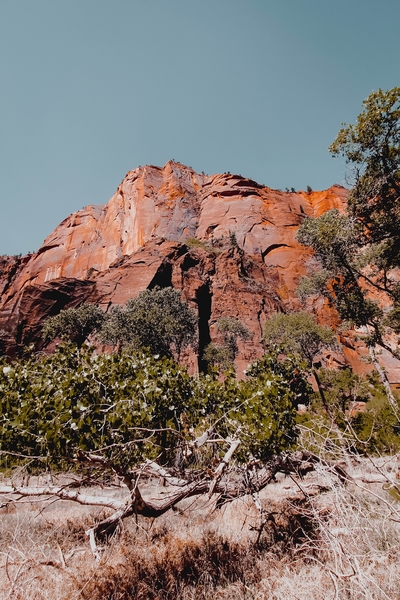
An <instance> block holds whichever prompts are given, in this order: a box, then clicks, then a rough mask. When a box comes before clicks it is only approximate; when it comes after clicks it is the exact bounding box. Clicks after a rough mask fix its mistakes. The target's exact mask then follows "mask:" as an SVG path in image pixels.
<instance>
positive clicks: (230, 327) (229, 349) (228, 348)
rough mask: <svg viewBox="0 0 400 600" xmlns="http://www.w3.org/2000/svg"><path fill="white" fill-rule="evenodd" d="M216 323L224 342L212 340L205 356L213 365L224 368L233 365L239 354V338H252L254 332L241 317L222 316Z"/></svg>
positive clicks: (206, 348) (205, 351) (205, 350)
mask: <svg viewBox="0 0 400 600" xmlns="http://www.w3.org/2000/svg"><path fill="white" fill-rule="evenodd" d="M216 325H217V329H218V331H219V332H220V333H221V334H222V339H223V343H222V344H214V343H213V342H211V343H210V344H208V346H206V347H205V349H204V354H203V358H204V360H205V361H207V362H208V363H209V364H211V365H219V366H220V367H222V368H223V369H228V368H229V367H232V366H233V364H234V360H235V358H236V356H237V354H238V351H239V348H238V344H237V343H238V340H239V339H240V340H244V341H245V340H250V339H251V338H252V336H253V334H252V332H251V331H250V330H249V329H248V328H247V327H246V326H245V325H244V324H243V323H242V322H241V321H240V320H239V319H235V318H234V317H220V318H219V319H218V320H217V323H216Z"/></svg>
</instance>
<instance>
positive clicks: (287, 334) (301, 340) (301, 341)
mask: <svg viewBox="0 0 400 600" xmlns="http://www.w3.org/2000/svg"><path fill="white" fill-rule="evenodd" d="M264 340H265V343H266V344H267V345H268V346H271V345H275V344H277V345H279V346H281V347H282V349H283V351H284V352H285V353H286V352H287V353H288V354H294V355H296V356H298V357H299V358H301V359H302V360H305V362H306V364H307V368H308V369H309V370H310V372H311V373H312V374H313V376H314V378H315V381H316V384H317V386H318V390H319V393H320V396H321V400H322V402H323V404H324V405H325V406H326V398H325V395H324V391H323V388H322V386H321V382H320V379H319V377H318V369H317V367H316V365H315V359H316V358H317V357H318V356H319V355H320V354H321V352H322V351H323V350H335V349H338V347H339V345H338V342H337V340H336V336H335V334H334V332H333V331H332V330H331V329H329V328H328V327H325V326H321V325H318V323H316V322H315V319H314V318H313V317H312V315H310V314H308V313H306V312H299V313H291V314H287V315H286V314H282V313H279V314H277V315H274V316H273V317H271V319H269V321H267V322H266V323H265V327H264Z"/></svg>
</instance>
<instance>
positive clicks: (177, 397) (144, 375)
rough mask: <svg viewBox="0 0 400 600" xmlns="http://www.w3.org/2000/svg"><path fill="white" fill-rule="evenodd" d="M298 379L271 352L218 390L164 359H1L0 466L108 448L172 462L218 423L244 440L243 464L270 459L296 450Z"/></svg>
mask: <svg viewBox="0 0 400 600" xmlns="http://www.w3.org/2000/svg"><path fill="white" fill-rule="evenodd" d="M294 370H297V371H298V373H300V370H299V368H298V366H296V364H295V363H294V362H290V361H289V362H287V361H278V358H277V355H276V353H271V354H270V355H269V357H266V358H264V359H263V361H262V362H261V363H255V364H254V365H252V366H251V368H250V370H249V372H248V376H247V378H246V380H245V381H237V380H236V379H235V378H234V377H227V378H226V380H225V381H224V382H220V381H218V379H217V378H216V376H215V375H214V374H208V375H206V376H201V377H200V378H197V377H191V376H189V375H188V373H187V371H186V369H184V368H183V367H180V366H179V365H178V364H177V363H176V362H175V361H174V360H173V359H171V358H167V357H165V356H164V357H160V358H155V357H154V356H152V355H150V354H143V353H134V354H128V353H125V352H123V353H122V354H119V355H117V354H100V355H97V354H96V353H95V352H94V351H93V348H89V347H87V346H86V345H84V346H83V347H82V348H80V349H79V348H78V347H77V346H75V345H72V344H71V343H63V344H60V345H59V346H58V348H57V350H56V352H55V353H54V354H52V355H50V356H40V357H35V356H32V357H30V358H28V359H25V360H22V359H21V360H18V361H15V362H14V363H12V364H7V363H6V361H5V360H3V362H1V359H0V398H1V400H0V451H1V454H0V460H1V459H2V455H4V453H5V452H14V453H19V454H22V455H27V456H39V457H43V459H46V458H47V459H48V460H51V461H53V462H56V463H57V462H60V460H65V459H71V458H72V457H73V456H74V455H75V454H76V453H77V452H78V451H79V450H82V451H94V450H99V449H103V454H105V455H107V456H109V457H112V458H113V460H118V459H119V457H120V455H121V456H123V457H124V458H123V460H124V461H128V462H129V463H130V464H136V463H137V462H140V461H141V460H143V458H145V457H149V458H152V459H155V458H157V457H158V458H159V459H160V460H162V462H164V463H167V462H171V461H174V460H176V457H177V455H178V454H179V447H180V443H181V441H182V440H183V439H186V440H188V439H189V440H190V439H194V437H196V435H198V434H199V433H201V432H203V431H205V430H206V429H207V428H209V427H210V426H211V425H213V424H215V426H216V428H217V429H216V431H217V432H218V431H219V432H220V433H221V435H223V436H224V437H226V436H229V435H230V436H236V437H239V438H240V439H241V440H242V443H241V447H240V454H239V455H238V456H240V457H241V458H242V459H243V460H248V459H249V456H250V455H253V456H255V457H258V458H260V459H266V458H267V457H269V456H271V455H272V454H274V453H277V452H280V451H282V450H285V449H287V448H290V447H292V446H293V444H294V443H295V441H296V436H297V430H296V424H295V411H294V409H293V406H294V405H295V404H296V402H297V396H298V394H299V390H300V389H303V387H304V385H305V379H304V376H303V375H301V374H300V375H299V378H298V381H297V383H296V385H295V386H294V387H293V372H294ZM121 445H125V446H124V450H123V452H122V451H121V447H122V446H121ZM127 449H128V450H127ZM192 459H193V457H192ZM192 459H190V458H188V460H192ZM121 460H122V459H121Z"/></svg>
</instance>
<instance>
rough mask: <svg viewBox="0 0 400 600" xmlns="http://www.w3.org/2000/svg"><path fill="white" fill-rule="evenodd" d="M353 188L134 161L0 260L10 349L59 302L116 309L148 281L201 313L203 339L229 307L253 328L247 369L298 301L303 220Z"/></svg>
mask: <svg viewBox="0 0 400 600" xmlns="http://www.w3.org/2000/svg"><path fill="white" fill-rule="evenodd" d="M346 194H347V191H346V190H345V189H344V188H342V187H340V186H333V187H331V188H329V189H328V190H326V191H323V192H311V193H309V194H308V193H306V192H295V193H285V192H280V191H276V190H272V189H270V188H267V187H264V186H261V185H259V184H257V183H256V182H255V181H251V180H249V179H245V178H243V177H241V176H239V175H230V174H226V173H225V174H222V175H213V176H210V177H209V176H205V175H199V174H198V173H196V172H194V171H193V170H192V169H191V168H189V167H186V166H184V165H182V164H179V163H175V162H168V163H167V164H166V165H165V166H164V167H163V168H159V167H154V166H147V167H143V168H138V169H135V170H134V171H130V172H129V173H128V174H127V175H126V177H125V179H124V180H123V181H122V183H121V185H120V186H119V187H118V189H117V191H116V193H115V194H114V196H113V197H112V198H111V199H110V201H109V202H108V203H107V204H106V205H104V206H103V205H97V206H88V207H86V208H84V209H82V210H80V211H78V212H77V213H74V214H73V215H71V216H69V217H68V218H67V219H65V220H64V221H63V222H62V223H61V224H60V225H59V226H58V227H57V228H56V229H55V231H54V232H53V233H51V234H50V235H49V236H48V238H47V239H46V240H45V241H44V243H43V245H42V247H41V248H40V249H39V250H38V252H36V254H33V255H28V256H27V257H23V258H21V259H15V260H14V259H11V258H9V257H5V258H3V263H1V265H0V294H1V296H0V329H5V330H6V331H8V332H9V336H10V337H9V349H10V352H13V351H14V350H15V349H16V348H18V347H21V346H23V345H25V344H27V343H30V342H31V341H34V342H36V343H38V344H39V345H40V330H41V326H42V322H43V320H44V319H45V318H46V317H47V316H49V315H52V314H56V313H57V312H59V310H61V309H63V308H66V307H70V306H78V305H79V304H80V303H82V302H84V301H89V302H96V303H98V304H100V305H101V306H103V308H104V310H108V308H109V307H110V306H111V305H112V304H124V303H125V302H126V301H127V300H128V299H129V298H131V297H134V296H136V295H137V294H138V293H139V292H140V291H141V290H143V289H145V288H146V287H149V286H150V287H151V286H154V285H157V284H158V285H161V286H166V285H173V286H174V287H176V288H179V289H182V293H183V296H184V297H185V298H186V299H187V300H188V301H189V302H190V303H191V304H192V306H194V307H195V308H196V309H197V311H198V315H199V330H200V349H201V348H202V347H204V345H206V344H207V343H209V341H210V340H211V339H214V338H215V335H216V331H215V321H216V319H218V317H220V316H221V315H227V316H232V317H238V318H239V319H241V320H242V321H243V322H244V323H245V324H246V325H247V327H249V329H251V330H252V331H253V332H254V337H253V340H252V341H250V342H246V344H245V345H242V346H241V348H240V351H241V353H240V357H239V360H238V366H239V368H241V367H242V366H243V367H244V366H245V364H247V363H248V361H249V360H251V359H253V358H255V357H257V356H260V354H261V353H262V344H261V332H262V326H263V324H264V322H265V320H266V318H267V317H268V315H270V314H271V313H272V312H275V311H277V310H282V309H285V307H286V308H293V307H296V305H297V301H296V299H295V297H294V294H293V291H294V288H295V286H296V284H297V282H298V279H299V277H300V276H301V275H302V274H303V273H304V272H305V260H306V258H307V256H308V253H307V251H306V250H305V249H304V248H303V247H301V246H300V245H299V244H298V243H297V241H296V239H295V235H296V231H297V229H298V227H299V225H300V224H301V222H302V220H303V219H304V217H305V216H306V215H310V216H319V215H320V214H322V213H323V212H325V211H327V210H330V209H331V208H334V207H335V208H339V209H341V208H343V206H344V204H345V201H346ZM317 308H318V310H319V311H320V312H321V314H322V315H323V318H324V319H325V320H326V319H329V320H332V319H334V315H333V314H332V313H331V312H329V311H326V310H325V309H324V307H323V306H322V305H321V306H319V307H317ZM188 360H189V362H190V361H193V357H192V358H191V359H190V358H189V359H188Z"/></svg>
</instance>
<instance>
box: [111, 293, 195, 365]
mask: <svg viewBox="0 0 400 600" xmlns="http://www.w3.org/2000/svg"><path fill="white" fill-rule="evenodd" d="M100 337H101V339H102V340H103V341H104V342H105V343H108V344H112V345H120V346H130V347H131V348H132V349H136V350H137V349H143V348H148V349H149V350H150V352H152V353H153V354H161V355H162V356H171V355H172V352H175V354H176V356H177V357H178V359H179V356H180V353H181V351H182V349H183V348H184V347H185V346H188V345H195V344H196V342H197V317H196V313H195V312H194V311H193V310H192V309H191V308H190V307H189V305H188V304H187V302H185V301H183V300H181V293H180V292H179V290H175V289H173V288H172V287H167V288H159V287H155V288H153V289H151V290H144V291H142V292H140V294H139V295H138V296H137V297H136V298H132V299H131V300H128V302H127V303H126V305H125V307H120V306H116V307H113V309H112V310H111V313H110V316H109V318H108V319H107V320H106V322H105V323H104V325H103V328H102V331H101V334H100Z"/></svg>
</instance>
